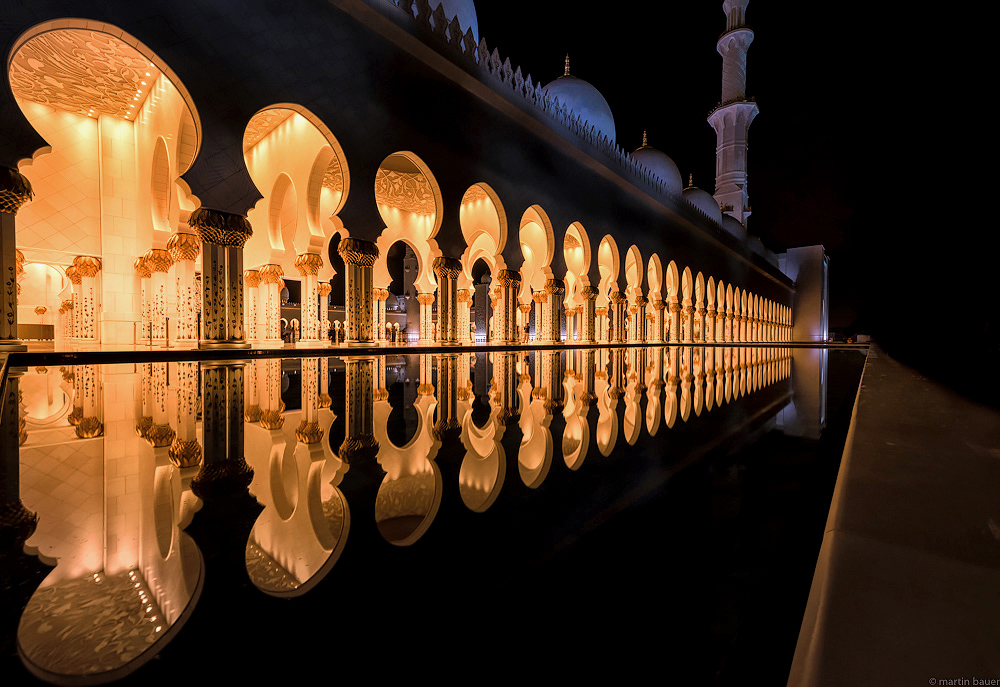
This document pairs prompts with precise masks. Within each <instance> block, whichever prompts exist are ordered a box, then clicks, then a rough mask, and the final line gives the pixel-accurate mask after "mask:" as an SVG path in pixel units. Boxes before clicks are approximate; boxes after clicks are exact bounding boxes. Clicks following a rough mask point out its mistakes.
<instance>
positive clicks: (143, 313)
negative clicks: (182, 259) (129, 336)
mask: <svg viewBox="0 0 1000 687" xmlns="http://www.w3.org/2000/svg"><path fill="white" fill-rule="evenodd" d="M132 267H133V268H134V269H135V273H136V275H137V276H138V277H139V298H140V302H139V317H140V321H139V325H140V326H139V329H138V331H137V332H136V335H137V337H138V340H137V341H136V342H135V343H136V344H140V345H141V344H142V343H144V342H148V341H149V340H150V331H151V330H150V315H151V314H152V312H153V310H152V304H151V303H150V297H151V296H152V289H150V286H149V279H150V277H152V276H153V274H152V272H150V270H149V264H148V263H147V262H146V256H145V255H141V256H139V257H138V258H136V259H135V262H134V263H132ZM73 269H74V271H75V268H73ZM66 273H67V275H68V274H69V270H67V271H66ZM73 336H75V333H74V334H73Z"/></svg>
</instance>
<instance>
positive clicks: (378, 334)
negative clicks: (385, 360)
mask: <svg viewBox="0 0 1000 687" xmlns="http://www.w3.org/2000/svg"><path fill="white" fill-rule="evenodd" d="M372 298H373V299H374V301H373V305H374V307H375V310H374V313H373V314H372V318H373V320H372V321H373V324H372V330H373V331H372V334H373V335H374V337H375V340H376V341H386V340H387V337H386V335H385V321H386V320H385V302H386V301H387V300H388V299H389V289H372Z"/></svg>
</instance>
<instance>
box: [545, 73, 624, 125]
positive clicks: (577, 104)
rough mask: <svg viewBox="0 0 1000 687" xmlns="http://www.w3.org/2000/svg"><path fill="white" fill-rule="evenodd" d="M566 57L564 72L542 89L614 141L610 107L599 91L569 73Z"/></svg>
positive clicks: (581, 119) (613, 123) (612, 118)
mask: <svg viewBox="0 0 1000 687" xmlns="http://www.w3.org/2000/svg"><path fill="white" fill-rule="evenodd" d="M568 59H569V58H567V66H566V72H567V73H566V74H564V75H563V76H560V77H559V78H558V79H556V80H555V81H551V82H549V83H548V84H547V85H546V86H545V88H544V89H543V90H544V91H545V92H546V93H547V94H548V96H549V97H550V98H559V105H560V106H565V107H568V108H569V109H570V110H572V111H573V115H574V116H578V117H580V121H581V122H587V125H588V126H592V127H596V128H597V130H598V131H599V132H601V135H602V136H607V137H608V140H609V141H611V142H612V143H614V142H615V118H614V116H613V115H612V114H611V107H610V106H609V105H608V101H607V100H605V99H604V96H603V95H601V92H600V91H599V90H597V89H596V88H594V87H593V86H591V85H590V84H589V83H588V82H586V81H584V80H583V79H578V78H577V77H575V76H570V75H569V64H568Z"/></svg>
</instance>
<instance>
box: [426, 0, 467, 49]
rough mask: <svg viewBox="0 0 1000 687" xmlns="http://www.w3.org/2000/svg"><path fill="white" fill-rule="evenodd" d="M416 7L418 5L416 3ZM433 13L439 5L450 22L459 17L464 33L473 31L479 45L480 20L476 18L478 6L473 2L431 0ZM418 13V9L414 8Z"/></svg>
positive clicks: (465, 0) (463, 0)
mask: <svg viewBox="0 0 1000 687" xmlns="http://www.w3.org/2000/svg"><path fill="white" fill-rule="evenodd" d="M414 5H416V3H414ZM430 5H431V11H432V12H433V11H434V10H436V9H437V7H438V5H444V7H443V9H444V16H446V17H448V21H451V20H452V19H453V18H455V17H458V25H459V26H461V27H462V33H463V34H464V33H465V32H466V31H467V30H469V29H472V36H473V38H475V39H476V45H479V20H478V19H477V18H476V5H475V3H473V2H472V0H430ZM414 11H416V7H414Z"/></svg>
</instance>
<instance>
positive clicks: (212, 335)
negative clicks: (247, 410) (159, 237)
mask: <svg viewBox="0 0 1000 687" xmlns="http://www.w3.org/2000/svg"><path fill="white" fill-rule="evenodd" d="M188 224H190V225H191V227H193V228H194V229H195V231H197V232H198V237H199V238H200V239H201V242H202V253H201V255H202V263H201V283H202V317H203V320H202V324H203V333H202V338H201V339H200V341H199V347H200V348H237V349H238V348H250V344H249V343H247V341H246V337H245V335H244V331H243V246H244V244H245V243H246V242H247V239H249V238H250V236H251V235H252V234H253V229H252V227H251V226H250V222H249V221H247V218H246V217H244V216H242V215H236V214H232V213H229V212H221V211H219V210H210V209H208V208H203V207H202V208H198V209H197V210H195V211H194V212H192V213H191V217H190V218H189V219H188ZM239 374H240V382H241V393H242V379H243V378H242V374H243V372H242V368H241V369H240V373H239ZM240 415H241V419H242V412H241V413H240ZM241 431H242V430H241ZM241 452H242V449H241Z"/></svg>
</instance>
